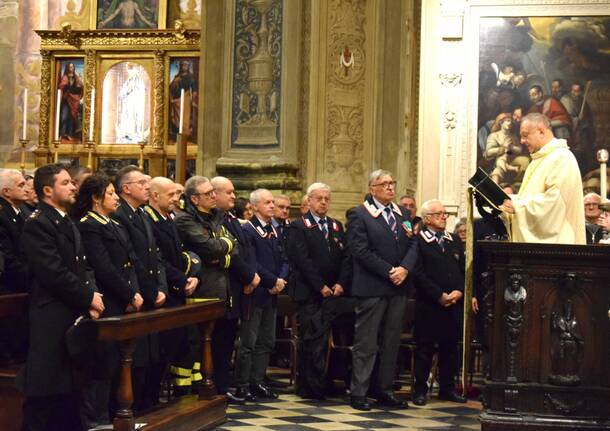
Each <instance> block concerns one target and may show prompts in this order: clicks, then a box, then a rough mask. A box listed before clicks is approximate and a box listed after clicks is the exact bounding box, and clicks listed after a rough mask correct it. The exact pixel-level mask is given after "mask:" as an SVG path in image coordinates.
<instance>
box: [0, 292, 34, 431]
mask: <svg viewBox="0 0 610 431" xmlns="http://www.w3.org/2000/svg"><path fill="white" fill-rule="evenodd" d="M27 312H28V294H27V293H16V294H10V295H0V319H3V318H7V317H14V316H18V315H20V314H23V313H27ZM20 367H21V365H19V364H14V365H9V366H6V367H0V425H1V428H2V430H3V431H19V430H20V429H21V423H22V421H23V415H22V408H21V406H22V404H23V394H21V392H19V391H18V390H17V388H16V387H15V377H16V376H17V372H18V371H19V368H20Z"/></svg>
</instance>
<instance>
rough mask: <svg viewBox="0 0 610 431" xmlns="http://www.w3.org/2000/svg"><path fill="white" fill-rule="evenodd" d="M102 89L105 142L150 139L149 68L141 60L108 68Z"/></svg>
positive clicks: (137, 141) (132, 141) (144, 140)
mask: <svg viewBox="0 0 610 431" xmlns="http://www.w3.org/2000/svg"><path fill="white" fill-rule="evenodd" d="M102 91H103V96H102V110H103V111H102V112H104V115H103V116H102V143H104V144H138V143H140V142H146V141H148V138H149V135H150V125H151V109H150V101H151V81H150V77H149V75H148V73H147V71H146V69H145V68H144V67H143V66H142V65H141V64H139V63H133V62H128V61H126V62H121V63H118V64H116V65H114V66H113V67H112V68H110V70H109V71H108V72H107V74H106V76H105V78H104V84H103V87H102Z"/></svg>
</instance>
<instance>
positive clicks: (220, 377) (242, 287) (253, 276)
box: [212, 177, 261, 403]
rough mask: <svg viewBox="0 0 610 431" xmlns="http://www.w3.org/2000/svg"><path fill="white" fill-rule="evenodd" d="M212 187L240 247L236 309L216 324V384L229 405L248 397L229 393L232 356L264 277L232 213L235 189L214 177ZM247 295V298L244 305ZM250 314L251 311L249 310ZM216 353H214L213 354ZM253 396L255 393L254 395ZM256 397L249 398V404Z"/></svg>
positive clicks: (234, 275)
mask: <svg viewBox="0 0 610 431" xmlns="http://www.w3.org/2000/svg"><path fill="white" fill-rule="evenodd" d="M212 186H213V187H214V188H215V189H216V206H217V208H218V209H219V210H221V211H222V212H223V215H224V222H223V226H224V227H225V229H227V231H229V233H230V234H231V235H233V237H234V238H235V239H236V241H237V244H239V253H238V254H237V255H236V256H235V257H233V258H232V259H231V265H230V266H229V281H230V284H231V296H232V298H233V306H232V307H231V309H230V310H229V312H228V313H227V315H226V316H225V318H224V319H219V320H217V321H216V326H215V328H214V334H213V335H212V340H214V338H217V339H218V347H219V348H218V353H217V354H215V355H214V358H213V360H214V382H215V383H216V385H217V386H219V392H221V393H225V392H226V393H227V396H228V397H229V402H236V403H243V402H244V401H245V398H242V397H237V396H236V395H234V394H231V393H230V392H229V377H230V373H231V357H232V356H233V350H234V345H235V337H236V335H237V328H238V319H239V317H240V314H241V310H242V309H243V306H246V307H247V306H251V305H252V304H251V298H252V292H253V291H254V289H256V287H257V286H258V285H259V283H260V281H261V278H260V277H259V275H258V274H257V272H256V257H255V256H254V251H253V250H252V249H251V248H250V246H249V244H248V242H247V241H246V237H245V234H244V231H243V229H242V228H241V223H240V222H239V220H238V219H237V217H235V216H234V215H233V214H232V213H231V211H232V210H233V208H234V207H235V188H234V187H233V183H232V182H231V181H230V180H229V179H228V178H225V177H215V178H212ZM243 296H247V298H246V303H245V304H243V305H242V299H243ZM245 311H247V310H245ZM212 353H214V352H212ZM250 395H251V394H250ZM252 400H253V397H252V396H248V401H252Z"/></svg>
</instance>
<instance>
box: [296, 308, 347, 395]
mask: <svg viewBox="0 0 610 431" xmlns="http://www.w3.org/2000/svg"><path fill="white" fill-rule="evenodd" d="M353 311H354V299H353V298H346V297H329V298H324V299H322V298H320V299H319V300H311V301H308V302H303V303H299V305H298V313H297V318H298V319H299V331H300V332H299V333H300V338H301V343H300V347H299V370H298V375H297V394H298V395H299V396H301V397H303V398H322V397H324V395H325V389H326V365H327V364H326V354H327V350H328V335H329V332H330V329H331V325H332V322H333V320H335V318H336V317H337V316H339V315H341V314H343V313H350V312H353Z"/></svg>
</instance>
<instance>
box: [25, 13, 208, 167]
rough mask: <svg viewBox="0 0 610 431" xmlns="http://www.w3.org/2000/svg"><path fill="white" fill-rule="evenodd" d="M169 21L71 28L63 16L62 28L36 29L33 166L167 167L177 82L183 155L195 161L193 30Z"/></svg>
mask: <svg viewBox="0 0 610 431" xmlns="http://www.w3.org/2000/svg"><path fill="white" fill-rule="evenodd" d="M109 16H110V15H109ZM171 27H172V29H171V30H159V29H152V30H149V29H144V30H141V29H136V30H116V29H115V30H106V29H105V28H104V30H73V29H72V27H71V25H69V24H64V25H63V27H62V30H61V31H38V32H37V33H38V34H39V36H40V37H41V55H42V70H41V89H42V91H41V103H40V133H39V142H38V148H37V149H36V151H35V154H36V166H41V165H44V164H46V163H49V162H52V161H54V160H58V161H68V162H70V163H71V164H78V165H80V166H88V167H90V168H92V169H94V170H95V169H104V168H108V167H109V166H113V167H116V166H117V164H122V163H123V162H124V163H131V162H133V161H134V160H135V161H137V164H139V165H141V167H142V168H143V169H144V170H145V171H146V172H147V173H148V174H149V175H151V176H158V175H164V176H165V175H168V173H169V174H171V172H168V165H171V163H168V162H169V161H172V160H175V159H176V130H174V129H176V128H179V121H180V120H179V118H180V99H181V92H182V90H185V95H186V97H185V107H184V113H183V115H184V114H186V117H185V118H183V132H182V133H183V136H184V137H185V138H184V139H188V143H189V144H190V145H188V146H187V151H186V158H187V161H188V160H192V161H193V162H194V160H195V159H196V157H197V146H196V145H195V143H196V142H197V141H196V140H197V133H198V125H197V107H198V106H199V99H200V97H201V95H200V92H199V88H198V78H199V39H200V32H199V31H198V30H187V29H186V28H185V26H184V25H183V23H182V22H180V21H176V22H175V23H173V25H172V26H171ZM176 94H177V97H176ZM183 142H186V141H183ZM108 161H112V163H108ZM187 164H188V163H187ZM191 164H192V162H191ZM172 172H173V169H172Z"/></svg>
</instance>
